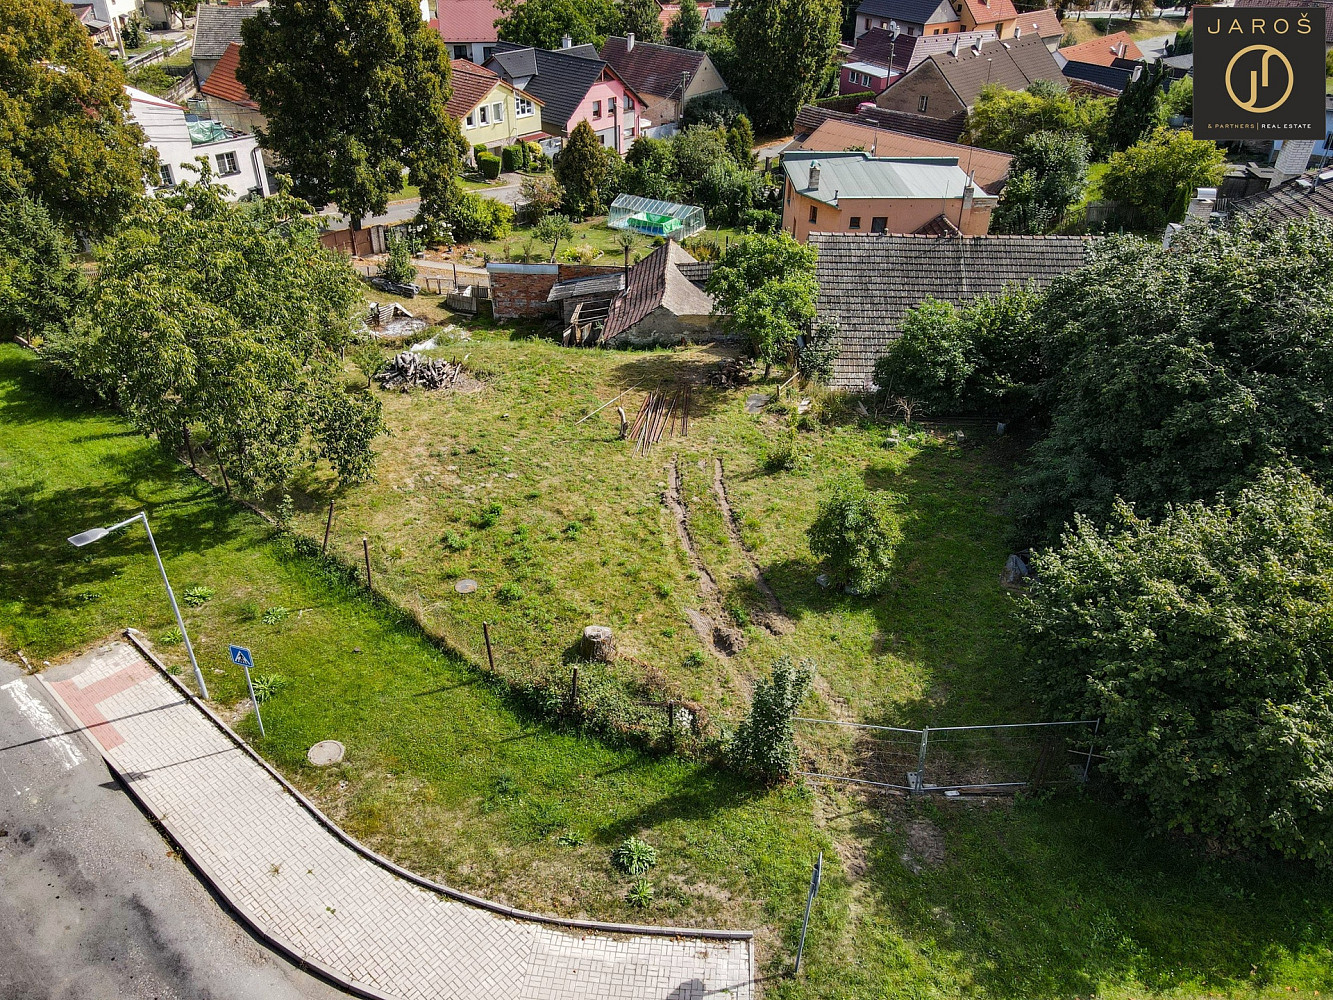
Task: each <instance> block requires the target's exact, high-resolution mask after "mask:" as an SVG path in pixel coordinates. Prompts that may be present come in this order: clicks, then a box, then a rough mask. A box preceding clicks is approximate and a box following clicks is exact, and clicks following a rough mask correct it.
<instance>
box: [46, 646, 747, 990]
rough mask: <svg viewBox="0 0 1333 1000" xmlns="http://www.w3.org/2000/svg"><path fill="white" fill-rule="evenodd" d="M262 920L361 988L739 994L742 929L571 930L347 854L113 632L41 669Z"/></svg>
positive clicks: (743, 971)
mask: <svg viewBox="0 0 1333 1000" xmlns="http://www.w3.org/2000/svg"><path fill="white" fill-rule="evenodd" d="M42 679H43V683H44V684H45V686H46V689H47V691H48V692H50V693H51V695H52V696H53V697H54V698H55V699H56V701H57V702H58V703H59V705H60V706H61V708H62V710H63V711H64V712H65V714H66V715H68V716H69V718H70V720H71V722H74V723H75V724H76V725H78V726H80V727H81V728H83V729H85V730H86V731H87V733H88V735H89V737H90V738H91V739H92V741H93V742H94V745H96V746H97V747H98V748H99V749H100V750H101V751H102V754H103V756H104V757H105V758H106V759H107V761H108V763H110V764H111V766H112V767H113V768H114V769H115V770H116V771H117V772H118V773H119V774H120V775H121V776H122V777H123V778H124V779H125V780H126V781H127V783H128V784H129V785H130V787H131V790H132V791H133V793H134V795H135V796H136V797H137V798H138V799H139V800H140V801H141V802H142V803H144V804H145V805H146V806H147V808H148V809H149V810H150V811H151V812H152V813H153V814H154V815H155V816H156V817H157V818H158V819H159V820H160V821H161V822H162V824H163V825H164V826H165V827H166V828H167V830H168V832H169V833H171V835H172V837H173V838H174V839H175V840H176V841H177V843H179V844H180V845H181V846H182V847H183V848H184V850H185V851H186V853H187V854H188V855H189V856H190V859H191V860H192V861H193V862H194V863H195V864H196V865H197V866H198V867H199V868H200V869H201V870H202V871H203V872H204V873H205V874H206V875H207V876H208V878H209V879H210V880H211V881H212V882H213V883H214V886H215V888H216V889H217V890H218V891H220V892H221V893H223V894H224V895H225V896H226V897H227V898H228V900H229V901H230V902H231V904H232V905H233V906H234V907H236V908H237V909H238V910H239V911H240V912H241V913H243V914H244V915H245V917H246V918H247V919H248V920H249V921H250V922H252V923H253V924H254V926H255V927H256V928H257V929H258V930H259V931H260V932H261V934H263V935H265V936H267V937H269V938H270V939H271V940H273V941H274V942H275V943H276V944H278V945H279V946H280V947H284V948H286V949H287V950H288V951H289V952H291V953H293V954H294V955H296V956H299V957H300V958H301V959H302V960H304V961H306V962H308V963H310V964H311V965H313V966H314V967H316V968H317V969H320V970H321V971H323V972H325V973H326V974H329V975H332V976H333V977H335V978H337V979H339V980H340V981H342V982H344V983H345V984H347V985H349V986H351V987H352V988H354V989H355V990H357V991H360V992H363V993H364V994H365V995H369V996H384V997H393V998H403V1000H409V998H411V1000H415V998H444V997H457V998H460V1000H461V998H467V1000H489V998H495V1000H548V998H549V1000H565V998H568V1000H601V998H606V1000H612V998H617V1000H618V998H624V1000H629V998H633V1000H649V998H659V1000H703V998H705V997H719V996H721V997H734V998H737V1000H751V998H752V996H753V987H752V973H751V950H750V949H751V943H750V941H748V940H712V939H706V938H699V937H693V938H691V937H658V936H651V935H643V934H639V935H619V934H609V933H598V932H590V931H586V930H575V931H571V930H568V929H565V928H561V927H557V926H552V925H550V924H543V923H537V922H532V921H524V920H517V919H510V918H508V917H505V916H502V915H500V914H497V913H494V912H491V911H489V910H486V909H482V908H479V907H475V906H470V905H468V904H466V903H464V902H460V901H457V900H453V899H450V898H448V897H445V896H442V895H440V894H439V893H435V892H431V891H429V890H427V889H424V888H422V887H420V886H417V885H414V884H412V883H411V882H409V881H407V880H405V879H403V878H400V877H398V876H397V875H395V874H394V873H393V872H391V871H390V870H389V869H387V868H385V867H383V866H382V865H379V864H377V863H375V862H374V861H372V860H371V859H369V858H366V857H365V856H363V855H361V854H359V853H357V852H356V851H354V850H353V849H352V848H351V847H349V846H348V845H347V844H345V843H344V842H343V841H342V840H340V839H339V838H338V837H336V836H335V835H334V834H333V833H332V832H330V831H329V830H328V829H326V828H325V827H324V826H323V825H321V823H320V822H319V821H318V820H317V819H316V817H315V816H314V814H313V813H311V812H310V811H309V810H308V809H307V808H306V807H305V806H304V805H302V804H301V802H300V801H299V800H298V799H296V798H295V797H294V796H292V795H291V794H290V793H289V792H288V791H287V790H286V789H285V788H284V787H283V785H282V784H281V783H280V782H279V781H277V780H276V779H275V778H274V777H273V776H272V775H271V774H269V773H268V772H267V771H266V770H265V769H264V768H263V767H262V766H260V764H258V763H257V762H256V761H255V760H253V759H252V758H251V757H250V756H249V755H248V754H247V753H246V752H245V751H243V750H242V749H241V748H240V747H238V746H237V744H236V743H235V742H233V740H232V739H231V738H229V736H228V735H227V734H225V733H223V732H222V731H220V730H219V729H218V727H217V726H216V725H215V724H214V723H213V722H212V721H211V720H210V719H209V718H208V717H207V716H206V715H205V714H204V713H203V712H202V711H201V710H200V709H199V708H198V707H196V706H195V705H193V704H191V703H190V702H189V701H188V700H187V699H186V698H184V697H183V696H182V695H181V694H180V692H179V691H178V690H177V689H176V688H175V687H174V686H173V685H172V684H171V683H170V682H169V681H168V680H167V679H166V678H165V677H163V676H162V675H161V674H160V673H159V672H158V670H157V669H156V668H155V667H153V666H152V665H151V664H150V663H148V662H147V661H146V660H145V659H144V658H143V656H142V655H141V654H140V653H139V651H138V650H137V649H135V648H134V647H133V646H130V645H127V644H125V643H113V644H111V645H108V646H105V647H102V648H100V649H97V650H94V651H92V652H90V653H87V654H85V655H84V656H81V657H79V658H78V659H76V660H74V661H72V662H71V663H67V664H64V665H62V666H60V667H56V668H52V669H49V670H47V671H45V672H44V674H43V675H42Z"/></svg>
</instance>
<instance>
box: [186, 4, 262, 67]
mask: <svg viewBox="0 0 1333 1000" xmlns="http://www.w3.org/2000/svg"><path fill="white" fill-rule="evenodd" d="M261 9H262V8H260V7H231V6H228V7H222V6H219V5H217V4H200V5H199V9H198V11H196V13H195V17H194V47H193V48H192V49H191V53H192V55H193V56H194V58H196V59H221V58H222V55H223V53H225V52H226V51H227V46H228V45H230V44H231V43H232V42H239V41H240V40H241V25H242V24H244V23H245V22H246V21H247V20H248V19H250V18H252V17H254V16H255V15H256V14H258V13H259V11H260V10H261Z"/></svg>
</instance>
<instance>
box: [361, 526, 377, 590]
mask: <svg viewBox="0 0 1333 1000" xmlns="http://www.w3.org/2000/svg"><path fill="white" fill-rule="evenodd" d="M361 551H362V552H364V553H365V554H366V589H367V590H374V589H375V587H374V585H373V584H371V582H370V539H369V538H366V537H364V536H362V538H361Z"/></svg>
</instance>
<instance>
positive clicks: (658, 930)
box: [74, 629, 754, 1000]
mask: <svg viewBox="0 0 1333 1000" xmlns="http://www.w3.org/2000/svg"><path fill="white" fill-rule="evenodd" d="M124 634H125V638H127V639H128V640H129V641H130V642H131V643H132V644H133V645H134V648H135V649H137V650H138V651H139V652H140V653H141V654H142V655H143V657H144V659H146V660H147V661H148V662H149V663H151V664H152V665H153V666H154V667H155V668H156V669H157V670H158V672H159V673H161V674H162V676H163V677H165V678H166V679H167V682H168V683H170V684H171V685H172V686H173V687H175V688H176V690H177V691H178V692H180V694H181V695H182V696H183V697H184V698H185V699H186V700H187V701H188V702H189V703H190V704H192V705H194V706H195V707H196V708H198V709H199V710H200V711H201V712H203V713H204V715H205V717H207V718H208V720H209V721H210V722H211V723H212V724H213V725H214V726H215V727H217V729H218V730H219V731H221V732H222V734H223V735H224V736H226V737H227V739H228V740H230V741H231V742H232V743H234V744H236V746H237V747H238V748H239V749H240V750H241V751H242V752H243V753H245V754H246V755H247V756H248V757H250V759H251V760H253V761H254V762H255V763H256V764H258V765H259V766H260V767H262V768H263V769H264V770H265V771H266V772H267V773H268V774H269V776H270V777H272V778H273V779H274V780H275V781H277V782H278V784H280V785H281V786H282V787H283V789H284V790H285V791H286V792H287V794H289V795H290V796H292V798H294V799H295V800H296V801H297V802H299V803H300V804H301V807H302V808H304V809H305V810H306V811H307V812H308V813H310V815H311V816H313V817H314V819H315V821H316V822H317V823H319V825H320V826H322V827H323V828H324V829H325V830H327V831H328V832H329V833H331V834H332V835H333V836H334V837H336V838H337V839H338V840H340V841H341V842H342V843H343V844H345V845H346V846H347V847H349V848H350V849H351V850H353V851H355V852H356V853H357V854H360V855H361V856H362V857H364V858H366V859H367V860H368V861H370V862H372V863H374V864H376V865H379V866H380V867H381V868H384V869H385V870H386V871H388V872H390V873H392V874H393V875H395V876H397V877H398V878H401V879H403V880H405V881H407V882H411V883H412V884H413V885H417V886H420V887H421V888H423V889H426V890H428V891H430V892H434V893H437V894H439V895H441V896H444V897H446V898H448V899H453V900H457V901H458V902H460V903H467V904H468V905H470V906H475V907H477V908H479V909H483V910H489V911H490V912H492V913H498V914H499V915H500V916H503V917H508V918H510V919H511V920H521V921H527V922H531V923H539V924H549V925H551V926H554V927H566V928H569V929H570V930H577V931H596V932H599V933H603V934H629V935H645V936H652V937H670V938H703V939H706V940H712V941H749V940H752V939H753V938H754V932H753V931H742V930H719V929H715V928H708V927H654V926H651V925H647V924H618V923H604V922H602V921H598V920H579V919H575V918H572V917H556V916H551V915H549V914H544V913H531V912H529V911H527V910H520V909H517V908H515V907H512V906H505V905H504V904H503V903H497V902H494V901H493V900H489V899H483V898H481V897H480V896H473V895H472V894H471V893H467V892H463V891H461V890H459V889H451V888H450V887H449V886H446V885H441V884H439V883H438V882H432V881H431V880H430V879H428V878H425V877H423V876H421V875H418V874H416V873H415V872H412V871H409V870H408V869H406V868H403V867H401V866H400V865H397V864H395V863H394V862H393V861H390V860H389V859H388V858H386V857H384V856H382V855H380V854H377V853H375V852H374V851H372V850H371V849H370V848H368V847H366V846H365V845H364V844H362V843H361V842H360V841H358V840H356V839H355V838H354V837H352V836H351V835H350V834H348V833H347V832H346V831H345V830H343V829H342V828H341V827H339V826H338V825H337V824H336V823H334V822H333V821H332V820H331V819H329V818H328V817H327V816H325V815H324V813H322V812H321V811H320V809H319V807H318V806H316V805H315V804H314V803H313V802H311V801H310V800H309V799H308V798H306V797H305V795H303V794H302V793H301V792H300V791H299V790H298V789H297V788H296V787H295V786H293V785H292V784H291V782H289V781H288V780H287V779H286V778H284V777H283V776H282V775H281V774H280V773H279V772H278V771H277V770H275V769H274V768H273V767H272V766H271V765H270V764H269V763H268V761H266V760H264V758H263V757H261V756H260V755H259V754H258V752H257V751H255V749H254V748H253V747H251V746H250V744H248V743H246V742H245V741H244V740H243V739H241V738H240V736H238V735H237V734H236V733H235V732H234V731H233V730H232V729H231V727H230V726H228V725H227V724H226V723H225V722H223V721H222V720H221V719H220V718H218V717H217V715H215V714H214V713H213V711H212V709H210V708H209V707H208V706H207V705H206V704H204V703H203V702H202V701H200V700H199V699H198V698H197V697H196V696H195V694H194V692H192V691H191V690H190V689H189V688H187V687H186V686H185V685H184V684H183V683H182V682H181V681H180V680H179V679H178V678H176V677H175V676H173V675H172V674H171V673H170V672H169V671H168V670H167V668H166V666H165V665H164V664H163V663H162V661H161V660H159V659H158V658H157V656H156V655H155V654H154V653H153V651H152V650H151V649H149V648H148V647H147V646H146V645H145V644H144V643H143V642H142V641H141V640H140V638H139V635H138V633H137V632H136V630H134V629H126V630H125V633H124ZM74 724H75V725H76V726H78V725H81V724H80V723H78V722H77V720H74ZM104 756H105V755H104ZM108 766H110V763H109V762H108ZM112 769H113V770H114V767H113V768H112ZM118 777H119V776H118ZM173 839H175V838H174V837H173ZM213 881H214V880H213V879H212V878H210V882H213ZM247 922H248V921H247ZM261 933H262V932H261ZM266 940H267V937H266ZM280 950H281V951H283V953H284V954H289V955H290V954H291V952H290V951H289V950H288V949H286V948H281V949H280ZM301 961H302V962H304V963H305V964H309V963H308V962H305V960H304V959H301ZM751 961H752V962H753V955H752V956H751ZM752 971H753V970H752ZM336 981H338V982H340V983H341V982H342V981H341V980H336ZM349 989H361V987H349ZM364 995H365V996H367V997H371V998H373V1000H380V998H381V997H383V996H384V994H380V993H375V992H367V993H365V994H364Z"/></svg>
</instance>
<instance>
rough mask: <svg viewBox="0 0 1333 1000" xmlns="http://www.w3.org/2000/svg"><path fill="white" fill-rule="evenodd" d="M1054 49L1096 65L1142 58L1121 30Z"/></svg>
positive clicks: (1137, 48)
mask: <svg viewBox="0 0 1333 1000" xmlns="http://www.w3.org/2000/svg"><path fill="white" fill-rule="evenodd" d="M1247 2H1248V0H1247ZM1121 46H1124V48H1123V49H1122V48H1121ZM1056 51H1058V52H1059V53H1060V55H1062V56H1064V57H1065V58H1066V59H1068V60H1069V61H1070V62H1081V63H1092V64H1094V65H1096V66H1110V65H1111V64H1112V63H1113V62H1115V61H1116V60H1117V59H1131V60H1139V59H1142V58H1143V52H1142V50H1140V49H1139V47H1138V46H1137V45H1135V44H1134V39H1132V38H1130V37H1129V35H1128V34H1127V33H1126V32H1123V31H1117V32H1116V33H1115V34H1113V35H1104V36H1102V37H1101V38H1094V39H1093V40H1092V41H1090V42H1080V43H1079V44H1078V45H1066V46H1065V47H1064V48H1063V49H1057V50H1056Z"/></svg>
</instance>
